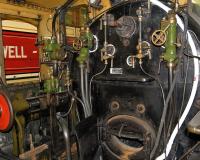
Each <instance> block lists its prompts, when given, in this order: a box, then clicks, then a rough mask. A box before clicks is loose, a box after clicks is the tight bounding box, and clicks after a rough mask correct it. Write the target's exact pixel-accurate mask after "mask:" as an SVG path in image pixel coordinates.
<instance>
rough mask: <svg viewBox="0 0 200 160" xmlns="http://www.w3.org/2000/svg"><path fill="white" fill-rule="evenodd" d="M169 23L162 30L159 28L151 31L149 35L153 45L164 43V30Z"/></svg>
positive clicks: (165, 37) (165, 35)
mask: <svg viewBox="0 0 200 160" xmlns="http://www.w3.org/2000/svg"><path fill="white" fill-rule="evenodd" d="M169 26H170V25H168V26H167V27H166V28H165V29H164V30H162V29H160V30H156V31H155V32H153V34H152V36H151V41H152V43H153V44H154V45H155V46H162V45H164V44H165V42H166V40H167V34H166V31H167V29H168V28H169Z"/></svg>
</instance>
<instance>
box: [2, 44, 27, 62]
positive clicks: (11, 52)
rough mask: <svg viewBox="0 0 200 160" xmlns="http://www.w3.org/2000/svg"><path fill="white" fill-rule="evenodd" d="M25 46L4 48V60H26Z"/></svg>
mask: <svg viewBox="0 0 200 160" xmlns="http://www.w3.org/2000/svg"><path fill="white" fill-rule="evenodd" d="M27 57H28V56H27V55H25V53H24V47H23V46H4V58H5V59H7V58H9V59H15V58H16V59H26V58H27Z"/></svg>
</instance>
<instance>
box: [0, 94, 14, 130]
mask: <svg viewBox="0 0 200 160" xmlns="http://www.w3.org/2000/svg"><path fill="white" fill-rule="evenodd" d="M0 122H1V123H0V132H7V131H9V130H10V129H11V127H12V125H13V108H12V105H11V102H10V100H9V98H8V97H7V95H6V94H5V93H4V92H2V91H1V92H0Z"/></svg>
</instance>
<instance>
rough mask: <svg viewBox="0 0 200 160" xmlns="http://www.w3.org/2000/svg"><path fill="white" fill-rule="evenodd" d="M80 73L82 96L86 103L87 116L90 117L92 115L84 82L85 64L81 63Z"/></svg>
mask: <svg viewBox="0 0 200 160" xmlns="http://www.w3.org/2000/svg"><path fill="white" fill-rule="evenodd" d="M80 75H81V97H82V100H83V103H84V109H85V112H86V113H87V114H86V117H88V116H89V115H90V111H89V109H88V105H87V100H86V94H85V83H84V81H85V80H84V65H83V64H81V65H80Z"/></svg>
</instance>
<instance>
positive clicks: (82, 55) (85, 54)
mask: <svg viewBox="0 0 200 160" xmlns="http://www.w3.org/2000/svg"><path fill="white" fill-rule="evenodd" d="M88 57H89V49H88V48H85V47H84V48H81V50H80V54H79V56H78V57H77V58H76V60H77V61H78V62H79V63H80V64H83V63H84V62H85V61H86V60H87V59H88Z"/></svg>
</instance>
